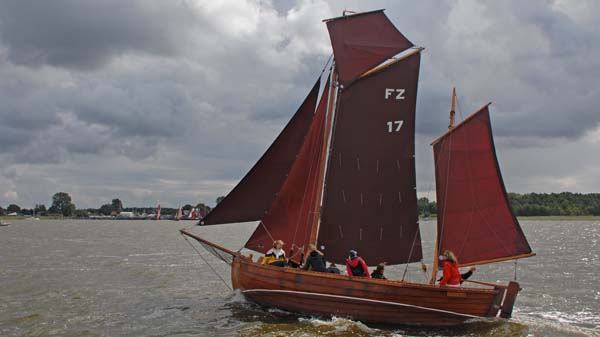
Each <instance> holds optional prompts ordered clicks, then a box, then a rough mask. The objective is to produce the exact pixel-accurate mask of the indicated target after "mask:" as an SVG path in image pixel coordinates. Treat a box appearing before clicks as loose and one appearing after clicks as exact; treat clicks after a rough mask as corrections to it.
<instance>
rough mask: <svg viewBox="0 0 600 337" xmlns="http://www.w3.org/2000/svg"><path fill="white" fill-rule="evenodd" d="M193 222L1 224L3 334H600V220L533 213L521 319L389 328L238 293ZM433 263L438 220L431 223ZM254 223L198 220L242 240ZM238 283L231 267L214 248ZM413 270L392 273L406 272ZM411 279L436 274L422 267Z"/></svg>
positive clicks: (498, 276) (223, 237)
mask: <svg viewBox="0 0 600 337" xmlns="http://www.w3.org/2000/svg"><path fill="white" fill-rule="evenodd" d="M191 225H192V223H190V222H179V223H177V222H170V221H100V220H98V221H74V220H65V221H58V220H54V221H27V220H23V221H13V225H12V226H10V227H0V336H398V337H399V336H430V335H433V336H523V337H526V336H536V337H537V336H545V337H549V336H550V337H551V336H600V305H599V302H600V285H599V281H600V277H598V275H599V274H598V271H599V267H600V258H599V254H600V253H599V251H600V249H599V241H600V224H599V223H598V222H591V221H581V222H574V221H553V222H547V221H532V222H524V223H523V224H522V226H523V229H524V231H525V233H526V235H527V237H528V239H529V240H530V243H531V246H532V248H533V250H534V251H535V252H536V253H537V254H538V256H536V257H533V258H529V259H525V260H522V261H520V262H519V264H518V270H517V271H518V274H517V276H518V279H519V282H520V283H521V285H522V287H523V288H524V289H523V291H522V292H521V293H520V294H519V297H518V299H517V304H516V312H515V313H514V318H513V319H512V320H511V321H509V322H474V323H470V324H466V325H465V326H462V327H460V328H455V329H441V330H431V329H419V328H405V329H399V328H395V329H389V328H383V327H373V326H367V325H364V324H362V323H360V322H356V321H351V320H347V319H343V318H329V319H324V318H311V317H299V316H296V315H292V314H289V313H286V312H284V311H280V310H273V309H264V308H261V307H259V306H256V305H254V304H252V303H248V302H246V301H245V300H244V299H243V297H242V296H241V295H239V294H236V293H233V292H231V291H230V290H229V289H228V288H227V287H226V285H224V284H223V283H222V282H221V281H220V280H219V278H218V277H216V276H215V275H214V274H213V273H212V272H211V270H210V268H209V267H208V266H207V265H206V264H205V263H204V262H203V260H202V259H201V258H199V257H198V256H197V254H196V252H195V251H194V250H193V249H192V248H191V247H190V246H189V245H188V244H187V243H186V241H185V240H184V239H183V238H182V237H181V235H179V233H178V231H177V230H178V229H179V228H180V227H183V226H191ZM422 225H423V226H422V228H423V238H424V246H425V251H424V253H425V259H426V261H431V246H432V242H433V235H432V234H433V226H434V223H433V222H429V221H427V222H424V223H423V224H422ZM252 229H253V228H249V227H248V226H242V227H232V226H229V225H225V226H217V227H202V228H195V231H196V232H198V233H202V234H205V235H206V236H207V237H209V238H210V239H213V240H215V241H216V242H219V243H223V244H225V245H226V246H227V247H230V248H238V247H240V246H241V245H242V244H243V242H244V240H245V239H246V238H247V237H248V236H249V234H250V233H251V231H252ZM201 252H202V253H203V256H204V257H205V258H206V259H207V260H208V261H209V262H210V263H211V264H212V265H213V266H214V267H215V268H216V270H217V271H218V272H219V273H221V275H223V277H224V278H225V279H226V280H228V279H229V269H228V267H227V266H226V265H225V264H223V263H222V262H220V261H218V260H216V259H214V258H212V256H210V255H209V254H207V253H206V252H204V251H202V250H201ZM403 271H404V267H403V266H394V267H391V268H389V269H387V270H386V273H387V274H388V277H391V278H400V277H401V275H402V273H403ZM513 273H514V265H513V263H511V262H505V263H500V264H495V265H489V266H481V267H479V268H478V270H477V271H476V274H475V276H474V278H476V279H479V280H487V281H506V280H508V279H509V278H512V276H513ZM408 275H409V279H411V280H414V281H421V280H424V277H425V276H424V275H423V273H422V272H420V270H419V266H411V267H410V268H409V273H408Z"/></svg>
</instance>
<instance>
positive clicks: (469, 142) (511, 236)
mask: <svg viewBox="0 0 600 337" xmlns="http://www.w3.org/2000/svg"><path fill="white" fill-rule="evenodd" d="M488 105H489V104H488ZM488 105H486V106H484V107H483V108H482V109H480V110H479V111H477V112H475V113H474V114H473V115H471V116H469V117H468V118H467V119H465V120H464V121H463V122H462V123H460V124H458V125H457V126H455V127H454V128H453V129H451V130H450V131H448V132H447V133H446V134H445V135H443V136H442V137H440V138H439V139H438V140H436V141H435V142H434V143H433V151H434V156H435V168H436V170H435V176H436V185H437V207H438V219H437V220H438V247H437V249H438V251H439V252H443V251H444V250H446V249H450V250H452V251H453V252H454V253H455V254H456V255H457V257H458V260H459V262H460V264H461V265H474V264H480V263H486V262H491V261H500V260H507V259H513V258H517V257H524V256H529V255H530V254H531V248H530V247H529V243H528V242H527V239H526V238H525V236H524V235H523V231H522V230H521V227H520V226H519V222H518V221H517V219H516V218H515V216H514V215H513V213H512V211H511V208H510V205H509V203H508V197H507V195H506V189H505V187H504V182H503V181H502V175H501V174H500V169H499V166H498V161H497V159H496V153H495V147H494V140H493V138H492V128H491V124H490V116H489V111H488Z"/></svg>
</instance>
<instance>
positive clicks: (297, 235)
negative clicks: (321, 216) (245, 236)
mask: <svg viewBox="0 0 600 337" xmlns="http://www.w3.org/2000/svg"><path fill="white" fill-rule="evenodd" d="M328 96H329V81H328V82H327V84H326V87H325V89H324V91H323V94H322V96H321V101H320V102H319V105H318V107H317V110H316V113H315V117H314V119H313V122H312V125H311V127H310V130H309V131H308V134H307V135H306V138H305V139H304V141H303V143H302V147H301V148H300V152H299V153H298V158H297V159H296V161H295V162H294V165H293V166H292V169H291V170H290V173H289V175H288V177H287V179H286V180H285V182H284V184H283V186H282V187H281V190H280V191H279V192H278V193H277V198H276V199H275V201H274V202H273V204H272V206H271V207H270V209H269V210H268V211H267V213H266V214H265V215H264V217H263V218H262V222H261V224H260V225H259V226H258V227H257V228H256V230H255V231H254V233H253V234H252V236H251V237H250V239H249V240H248V242H247V243H246V245H245V247H246V248H248V249H252V250H255V251H259V252H262V253H265V252H266V251H267V250H269V249H270V248H271V247H272V243H273V241H274V240H283V241H284V242H285V244H286V249H290V248H291V249H294V251H295V252H296V253H300V250H299V248H304V249H305V250H306V249H307V245H308V243H309V239H310V233H311V229H312V226H314V225H315V223H314V217H313V214H314V213H315V212H317V209H316V208H317V207H318V206H317V202H316V201H317V198H318V197H319V196H320V193H321V188H320V186H319V184H318V182H319V179H318V178H319V174H320V170H321V168H322V166H323V163H322V161H323V160H324V158H322V156H321V149H322V148H323V142H324V141H325V140H324V138H325V137H324V135H325V117H326V105H327V99H328Z"/></svg>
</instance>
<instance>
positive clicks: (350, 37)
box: [325, 10, 413, 86]
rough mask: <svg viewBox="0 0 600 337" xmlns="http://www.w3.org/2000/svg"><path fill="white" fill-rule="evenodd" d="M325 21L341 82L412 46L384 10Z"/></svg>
mask: <svg viewBox="0 0 600 337" xmlns="http://www.w3.org/2000/svg"><path fill="white" fill-rule="evenodd" d="M325 21H326V23H327V29H328V30H329V36H330V38H331V45H332V47H333V53H334V55H335V61H336V67H337V70H338V74H339V82H340V83H341V84H342V85H344V86H346V85H348V84H349V83H350V82H352V81H353V80H355V79H356V78H358V77H359V76H360V75H362V74H363V73H364V72H365V71H367V70H369V69H371V68H373V67H375V66H377V65H378V64H380V63H381V62H383V61H385V60H387V59H389V58H390V57H392V56H394V55H396V54H398V53H400V52H402V51H404V50H406V49H408V48H410V47H412V46H413V44H412V43H411V42H410V41H409V40H408V39H407V38H406V37H404V35H402V33H400V32H399V31H398V29H396V27H395V26H394V24H393V23H392V22H391V21H390V20H389V19H388V18H387V16H386V15H385V14H384V13H383V10H378V11H372V12H366V13H360V14H356V15H349V16H342V17H340V18H334V19H329V20H325Z"/></svg>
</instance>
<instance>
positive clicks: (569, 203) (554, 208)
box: [418, 192, 600, 217]
mask: <svg viewBox="0 0 600 337" xmlns="http://www.w3.org/2000/svg"><path fill="white" fill-rule="evenodd" d="M508 200H509V202H510V205H511V207H512V209H513V212H514V213H515V215H516V216H578V215H600V193H587V194H583V193H572V192H562V193H524V194H519V193H508ZM418 207H419V214H420V215H421V216H424V217H428V216H432V215H436V214H437V204H436V202H435V201H429V199H427V198H420V199H419V200H418Z"/></svg>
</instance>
